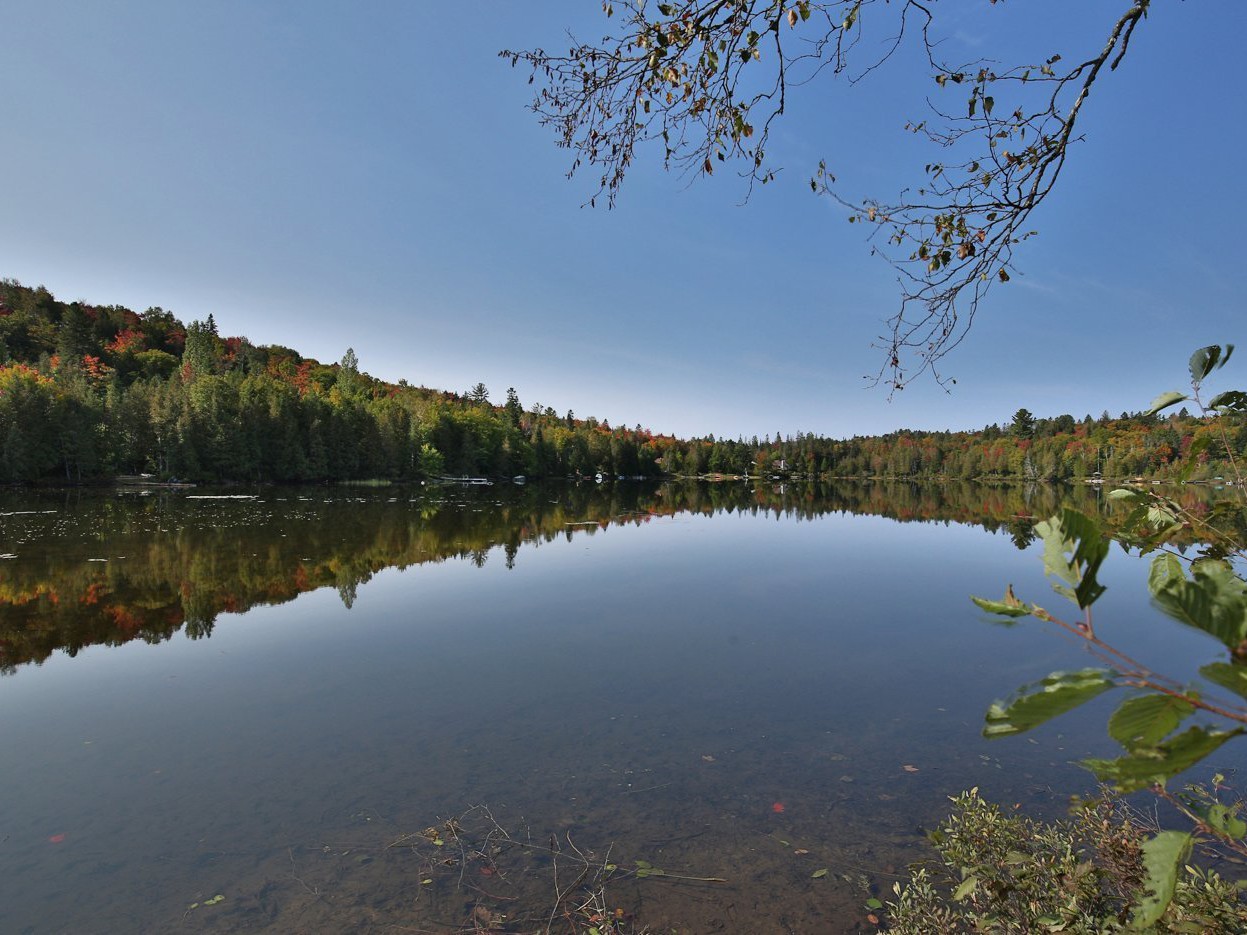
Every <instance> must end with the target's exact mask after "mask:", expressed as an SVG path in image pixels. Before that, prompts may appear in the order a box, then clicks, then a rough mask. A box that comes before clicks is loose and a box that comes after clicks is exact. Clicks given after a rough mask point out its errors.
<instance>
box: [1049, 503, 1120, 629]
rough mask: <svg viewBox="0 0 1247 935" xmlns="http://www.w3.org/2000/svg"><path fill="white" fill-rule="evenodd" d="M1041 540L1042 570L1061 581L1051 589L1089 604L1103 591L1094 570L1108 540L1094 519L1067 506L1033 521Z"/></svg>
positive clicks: (1075, 600) (1080, 602)
mask: <svg viewBox="0 0 1247 935" xmlns="http://www.w3.org/2000/svg"><path fill="white" fill-rule="evenodd" d="M1035 532H1036V534H1038V536H1039V538H1040V539H1042V540H1043V544H1044V571H1045V572H1046V573H1047V574H1048V575H1051V576H1052V577H1055V578H1057V579H1059V580H1060V581H1062V582H1064V584H1057V583H1054V584H1053V585H1052V587H1053V589H1054V590H1055V591H1056V592H1057V593H1058V594H1062V595H1064V596H1065V597H1068V598H1069V599H1070V600H1072V601H1074V602H1075V603H1077V604H1078V606H1079V607H1080V608H1084V609H1085V608H1087V607H1090V606H1091V605H1092V604H1093V603H1095V601H1096V599H1097V598H1098V597H1099V596H1100V595H1101V594H1103V593H1104V586H1103V585H1102V584H1100V583H1099V582H1098V581H1097V580H1096V577H1095V576H1096V572H1097V571H1098V570H1099V568H1100V564H1101V563H1102V562H1103V561H1104V559H1105V557H1106V556H1107V555H1108V548H1109V543H1108V540H1107V539H1105V538H1104V536H1103V535H1101V533H1100V527H1099V526H1098V525H1097V524H1096V523H1095V521H1094V520H1092V519H1090V518H1089V517H1087V516H1085V515H1083V514H1082V513H1079V512H1078V511H1077V510H1071V509H1069V508H1066V509H1064V510H1062V511H1061V512H1060V513H1058V514H1057V515H1056V516H1053V517H1051V518H1050V519H1048V520H1045V521H1044V522H1042V523H1037V524H1036V525H1035Z"/></svg>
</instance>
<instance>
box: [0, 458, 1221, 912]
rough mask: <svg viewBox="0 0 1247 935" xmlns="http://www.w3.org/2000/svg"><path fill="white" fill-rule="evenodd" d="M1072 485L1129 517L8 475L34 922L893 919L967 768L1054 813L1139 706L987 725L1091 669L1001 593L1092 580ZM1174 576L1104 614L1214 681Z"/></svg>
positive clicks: (5, 661) (14, 654) (880, 492)
mask: <svg viewBox="0 0 1247 935" xmlns="http://www.w3.org/2000/svg"><path fill="white" fill-rule="evenodd" d="M1061 502H1071V503H1073V504H1074V505H1077V506H1079V507H1080V508H1082V509H1084V510H1088V511H1091V512H1107V511H1108V510H1109V505H1108V504H1106V503H1103V502H1102V497H1101V494H1100V493H1099V492H1097V491H1096V490H1094V489H1089V488H1081V489H1078V490H1073V491H1067V492H1063V493H1062V492H1057V491H1053V490H1052V489H1049V488H1046V487H1042V486H1033V487H1031V488H1029V489H1027V488H1021V487H1018V488H1002V487H979V486H974V485H969V484H957V485H948V486H943V487H919V486H911V485H904V484H875V485H844V486H837V487H832V486H812V485H810V486H784V485H779V484H774V485H772V484H763V485H753V484H746V483H742V482H736V483H732V484H727V483H724V484H713V485H705V484H702V485H698V484H665V485H650V484H643V483H630V482H619V483H614V484H605V485H597V484H592V483H585V484H578V485H577V484H570V483H569V484H563V485H527V486H516V485H511V484H497V485H492V486H480V487H454V486H428V487H380V488H363V487H335V488H325V487H320V488H299V489H281V488H263V489H258V490H255V491H250V492H247V493H246V495H245V496H240V495H239V492H238V491H219V492H216V491H211V490H203V489H193V490H185V491H183V490H177V491H152V492H149V493H148V494H147V495H143V494H140V493H139V492H138V491H81V490H77V491H40V492H14V491H8V492H0V553H3V558H0V669H2V672H3V674H2V675H0V747H2V748H3V750H4V751H5V753H4V757H3V759H2V760H0V789H3V790H4V798H5V808H4V817H3V820H2V823H0V881H2V882H0V931H4V932H10V933H19V932H20V933H25V932H32V933H34V932H66V931H73V932H109V931H162V932H164V931H170V932H176V931H197V932H243V931H245V932H255V931H272V932H300V931H306V932H318V931H385V932H390V931H394V932H400V931H401V932H454V931H469V932H470V931H474V930H479V931H485V930H489V927H490V926H491V925H492V926H494V929H495V930H498V931H514V932H532V931H538V930H543V927H544V926H546V925H547V924H551V923H553V925H554V927H553V929H552V930H553V931H573V930H575V931H583V930H584V928H580V929H573V928H572V927H571V922H569V921H568V920H569V919H578V920H581V921H582V922H583V924H584V926H585V927H587V925H588V924H589V923H588V922H584V921H583V920H585V919H588V918H590V917H591V916H593V915H594V913H596V912H605V913H607V914H608V915H609V916H611V917H613V916H614V914H615V913H616V910H622V915H621V916H620V917H619V918H620V919H621V922H620V928H621V930H624V931H633V930H639V929H640V928H641V927H642V926H649V927H651V928H652V929H653V930H655V931H670V930H672V929H678V930H679V931H680V932H716V931H722V932H746V931H747V932H758V933H770V932H775V933H786V932H802V933H804V932H828V931H854V930H861V931H871V930H873V929H874V926H872V925H871V924H870V923H869V922H868V921H867V920H866V918H865V916H866V913H867V911H868V910H867V909H866V908H865V907H864V906H865V901H866V900H867V899H869V898H871V896H872V895H875V894H878V895H880V896H881V897H882V898H887V897H888V896H890V890H891V885H892V883H893V882H894V881H895V880H896V879H898V878H900V877H902V876H903V875H904V871H905V866H906V864H907V863H909V862H910V861H913V860H916V859H919V858H922V857H924V856H928V855H929V853H930V852H929V850H928V849H927V847H926V845H925V839H924V831H925V829H927V828H929V827H932V826H933V825H934V824H935V823H936V822H937V821H938V820H939V819H940V817H941V816H942V815H944V814H945V813H946V811H947V807H948V796H950V795H954V794H956V793H957V792H959V791H961V790H963V789H967V788H970V787H972V786H978V787H980V789H981V790H982V791H983V793H984V794H985V795H986V796H987V797H988V798H990V799H993V800H995V801H998V802H1002V803H1007V804H1008V805H1009V806H1013V805H1015V804H1017V805H1019V806H1021V807H1022V808H1024V809H1025V810H1026V811H1027V812H1028V813H1031V814H1035V815H1041V816H1056V815H1058V814H1061V813H1062V811H1063V809H1064V807H1065V804H1066V802H1067V799H1068V796H1069V795H1070V794H1072V793H1087V792H1089V791H1090V790H1091V789H1092V788H1093V786H1094V783H1093V780H1092V777H1091V776H1090V774H1089V773H1087V772H1085V771H1084V770H1083V769H1081V768H1080V767H1078V766H1077V765H1076V763H1075V761H1076V760H1078V759H1079V758H1082V757H1085V756H1090V755H1095V756H1111V755H1115V754H1116V752H1117V751H1116V749H1115V747H1114V745H1113V744H1112V742H1111V741H1110V739H1109V738H1108V737H1107V735H1106V733H1105V729H1104V722H1105V717H1106V716H1107V713H1108V712H1109V711H1111V709H1112V707H1113V705H1114V703H1115V701H1117V700H1120V698H1119V697H1117V696H1115V695H1109V696H1105V697H1104V698H1102V699H1098V700H1097V701H1096V702H1094V703H1092V704H1091V705H1089V706H1087V707H1086V709H1085V710H1083V709H1080V710H1079V711H1078V712H1076V713H1075V714H1072V715H1067V716H1065V717H1063V718H1060V719H1057V720H1056V721H1054V722H1051V723H1050V724H1048V725H1046V726H1044V727H1043V728H1040V729H1038V730H1035V731H1033V732H1031V733H1029V734H1026V735H1023V736H1021V737H1015V738H1009V739H1003V740H992V741H989V740H985V739H983V738H982V736H981V730H982V723H983V714H984V711H985V710H986V708H987V706H988V704H990V703H991V702H992V701H994V700H996V699H999V698H1003V697H1006V696H1008V695H1009V694H1010V693H1011V692H1013V691H1014V690H1015V689H1016V688H1018V687H1019V686H1020V685H1022V684H1024V683H1028V682H1032V681H1035V680H1037V679H1039V678H1041V677H1043V676H1044V675H1047V674H1048V673H1049V672H1051V671H1053V670H1058V669H1069V668H1078V667H1082V666H1085V665H1091V664H1093V661H1092V660H1089V659H1088V657H1087V655H1086V654H1085V653H1084V652H1083V651H1082V649H1081V648H1080V647H1079V646H1078V645H1075V644H1074V643H1073V642H1071V641H1069V640H1067V639H1063V638H1061V637H1060V636H1059V635H1058V634H1057V633H1056V631H1055V629H1053V628H1045V626H1044V625H1043V624H1041V623H1039V622H1037V621H1031V622H1028V623H1027V624H1024V625H1022V626H1018V627H1013V628H1006V627H1002V626H999V625H997V624H994V623H992V622H991V621H990V620H989V619H988V618H987V617H986V615H984V614H983V613H982V612H980V611H979V610H977V609H976V608H975V607H974V606H973V605H972V604H971V603H970V601H969V595H970V594H980V595H984V596H988V597H993V598H996V597H999V595H1000V594H1002V593H1003V591H1004V588H1005V585H1006V584H1008V583H1012V584H1013V587H1014V589H1015V591H1016V592H1017V593H1018V594H1019V595H1020V596H1022V597H1024V598H1029V599H1032V600H1036V601H1039V602H1040V603H1043V604H1045V606H1049V607H1052V608H1053V609H1054V610H1058V609H1063V608H1062V604H1063V603H1064V602H1063V601H1062V599H1060V598H1058V597H1057V596H1055V595H1053V594H1052V592H1051V590H1050V587H1049V585H1048V584H1047V582H1046V581H1045V580H1044V578H1043V569H1042V563H1041V561H1040V549H1039V548H1038V546H1037V545H1035V544H1034V543H1033V542H1030V536H1029V527H1030V525H1031V524H1032V523H1033V521H1034V519H1036V518H1043V517H1045V516H1047V515H1049V514H1051V513H1052V512H1053V511H1055V510H1056V509H1057V507H1058V505H1059V504H1060V503H1061ZM1145 574H1146V568H1145V566H1144V565H1143V564H1142V563H1141V562H1140V561H1139V560H1138V559H1135V558H1132V557H1130V556H1127V555H1125V554H1124V553H1122V552H1121V551H1120V550H1116V549H1115V550H1114V552H1113V554H1112V555H1111V556H1110V558H1109V560H1108V561H1107V562H1106V565H1105V568H1104V571H1103V572H1102V574H1101V580H1102V581H1104V582H1105V583H1106V584H1107V585H1108V586H1109V590H1108V592H1107V593H1106V595H1105V597H1104V598H1103V599H1102V600H1101V602H1100V603H1099V604H1097V605H1096V613H1097V628H1098V631H1099V632H1100V634H1101V635H1102V636H1104V637H1106V638H1107V639H1108V640H1110V641H1120V642H1121V643H1122V644H1124V645H1127V646H1128V647H1129V649H1130V651H1131V652H1132V653H1133V654H1134V655H1136V656H1137V657H1139V658H1141V659H1143V660H1145V661H1150V662H1153V663H1156V664H1157V666H1158V668H1160V669H1161V670H1162V671H1164V672H1165V673H1166V674H1169V675H1173V676H1175V677H1177V678H1180V679H1181V678H1185V677H1188V676H1189V675H1190V674H1192V673H1194V671H1195V669H1196V668H1197V666H1198V665H1199V664H1201V663H1204V662H1208V661H1209V660H1210V659H1212V658H1214V657H1216V656H1217V653H1216V646H1215V644H1213V643H1212V642H1211V641H1210V640H1208V638H1206V637H1203V636H1202V635H1201V634H1198V633H1195V632H1193V631H1188V630H1183V629H1182V628H1179V627H1177V626H1175V625H1174V624H1172V623H1171V622H1169V621H1168V620H1167V619H1166V618H1164V617H1163V616H1161V615H1160V614H1159V613H1158V612H1157V611H1156V610H1154V609H1153V608H1151V607H1150V606H1149V604H1148V601H1147V597H1146V592H1145V590H1144V588H1143V587H1142V582H1143V580H1144V578H1145ZM1101 702H1103V703H1102V704H1101ZM1242 747H1243V745H1241V744H1240V745H1235V744H1229V745H1227V746H1226V747H1225V748H1223V750H1222V751H1220V752H1219V753H1218V754H1217V755H1216V756H1215V757H1214V758H1213V760H1212V761H1211V762H1209V763H1208V764H1205V766H1201V767H1200V768H1199V770H1200V772H1201V775H1202V776H1205V777H1206V776H1207V775H1208V774H1210V773H1211V772H1212V770H1213V768H1214V766H1215V767H1216V768H1221V769H1230V768H1234V767H1235V766H1238V765H1241V762H1242V760H1243V758H1244V755H1245V754H1244V749H1242ZM608 865H609V866H610V867H612V868H614V869H611V870H607V869H604V868H606V867H607V866H608ZM824 869H825V870H826V871H827V872H826V873H825V874H821V873H819V871H822V870H824ZM637 871H640V872H637ZM659 871H661V873H660V872H659ZM816 874H818V875H817V876H816ZM688 878H697V879H688ZM599 903H600V904H599Z"/></svg>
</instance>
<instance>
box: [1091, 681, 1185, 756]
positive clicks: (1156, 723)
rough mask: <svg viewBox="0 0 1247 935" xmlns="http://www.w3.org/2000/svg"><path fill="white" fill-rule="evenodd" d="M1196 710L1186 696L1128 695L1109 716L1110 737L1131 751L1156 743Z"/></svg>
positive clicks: (1158, 694) (1152, 745)
mask: <svg viewBox="0 0 1247 935" xmlns="http://www.w3.org/2000/svg"><path fill="white" fill-rule="evenodd" d="M1194 712H1195V708H1194V706H1193V705H1192V704H1191V703H1190V702H1189V701H1187V700H1186V699H1185V698H1174V697H1173V696H1171V695H1162V694H1161V693H1159V692H1156V693H1154V694H1150V695H1141V696H1139V697H1137V698H1127V699H1126V700H1125V701H1123V702H1122V703H1121V705H1120V706H1119V707H1118V709H1117V710H1116V711H1114V712H1113V716H1112V717H1110V718H1109V719H1108V733H1109V736H1110V737H1112V738H1113V739H1114V740H1116V741H1117V742H1118V743H1119V744H1121V745H1122V746H1123V747H1125V748H1126V749H1127V750H1138V749H1140V748H1144V747H1147V748H1150V747H1154V746H1156V744H1158V743H1160V742H1161V741H1162V740H1164V739H1165V738H1166V737H1168V736H1169V735H1170V734H1171V733H1173V732H1174V730H1176V729H1177V727H1178V725H1179V724H1181V723H1182V721H1183V720H1184V719H1186V718H1188V717H1190V716H1191V715H1192V714H1193V713H1194Z"/></svg>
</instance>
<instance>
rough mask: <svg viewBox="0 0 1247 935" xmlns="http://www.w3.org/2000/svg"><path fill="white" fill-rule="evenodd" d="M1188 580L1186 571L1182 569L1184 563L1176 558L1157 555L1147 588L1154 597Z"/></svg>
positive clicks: (1167, 555) (1149, 573)
mask: <svg viewBox="0 0 1247 935" xmlns="http://www.w3.org/2000/svg"><path fill="white" fill-rule="evenodd" d="M1185 580H1186V571H1185V569H1183V567H1182V562H1181V561H1179V560H1178V559H1177V558H1176V557H1175V556H1173V555H1169V554H1168V553H1166V554H1165V555H1157V556H1156V557H1155V558H1154V559H1152V568H1151V570H1150V571H1149V572H1148V575H1147V588H1148V590H1149V591H1151V592H1152V596H1153V597H1155V596H1156V595H1157V594H1159V593H1161V592H1162V591H1164V590H1165V589H1166V588H1170V587H1172V586H1173V585H1174V584H1175V583H1176V582H1179V581H1185Z"/></svg>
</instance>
